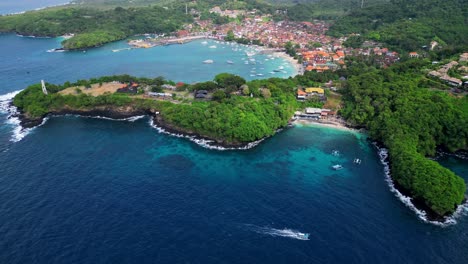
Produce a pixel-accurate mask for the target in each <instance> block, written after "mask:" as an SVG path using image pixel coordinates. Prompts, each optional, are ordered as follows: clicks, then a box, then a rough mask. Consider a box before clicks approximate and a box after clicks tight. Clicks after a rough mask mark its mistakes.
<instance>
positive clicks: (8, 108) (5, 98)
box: [0, 90, 31, 142]
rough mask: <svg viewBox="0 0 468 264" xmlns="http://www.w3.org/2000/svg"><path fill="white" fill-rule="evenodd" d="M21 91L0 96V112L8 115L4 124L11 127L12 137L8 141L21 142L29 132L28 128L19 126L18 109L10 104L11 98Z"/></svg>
mask: <svg viewBox="0 0 468 264" xmlns="http://www.w3.org/2000/svg"><path fill="white" fill-rule="evenodd" d="M20 92H21V90H19V91H14V92H10V93H7V94H3V95H0V112H1V113H5V114H8V117H7V120H6V123H7V124H9V125H11V126H12V127H13V131H12V133H13V134H12V136H11V139H10V141H12V142H18V141H20V140H22V139H23V138H24V137H25V136H26V135H27V134H29V133H30V132H31V129H30V128H23V127H22V126H21V124H20V120H19V118H18V117H17V116H16V115H17V114H18V109H17V108H16V107H15V106H13V105H12V104H11V101H12V100H13V98H14V97H15V96H16V95H17V94H19V93H20Z"/></svg>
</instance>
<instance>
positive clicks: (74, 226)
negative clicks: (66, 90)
mask: <svg viewBox="0 0 468 264" xmlns="http://www.w3.org/2000/svg"><path fill="white" fill-rule="evenodd" d="M16 41H18V42H16ZM23 41H26V42H25V43H26V44H24V43H23ZM51 41H54V40H51V39H45V40H43V39H25V38H18V37H15V36H11V35H6V36H5V35H4V36H2V37H0V43H1V44H2V49H0V58H1V60H0V82H1V85H0V94H6V93H8V92H11V91H15V90H18V89H21V88H22V86H24V85H27V84H29V83H32V82H35V81H36V79H41V78H46V79H48V80H49V79H50V80H53V81H57V82H63V81H66V80H68V79H79V78H84V77H90V76H95V75H96V76H98V75H100V74H106V73H113V71H114V70H115V69H120V68H121V67H122V69H123V66H120V65H122V64H125V63H126V62H125V61H119V59H116V58H114V56H120V55H119V53H112V52H110V53H106V52H104V51H102V50H101V51H102V54H101V52H100V51H98V50H96V51H88V52H87V53H86V54H83V55H82V54H73V53H70V54H68V55H66V53H64V54H58V55H57V54H55V53H53V54H52V55H53V56H55V55H57V56H70V57H69V58H68V57H67V58H61V59H56V58H55V59H54V58H53V57H50V58H48V57H47V58H46V57H44V56H46V54H44V53H43V51H44V50H46V49H47V48H48V47H50V45H49V44H48V43H49V42H51ZM10 42H12V43H10ZM20 43H23V44H20ZM198 44H199V43H198ZM5 45H11V46H9V48H8V49H5V48H4V47H5ZM36 45H37V46H36ZM193 45H196V47H200V46H199V45H197V43H196V42H194V43H193ZM107 48H108V47H106V46H105V47H103V48H102V49H104V50H105V49H107ZM168 48H170V47H168ZM174 48H176V46H174ZM169 50H172V49H169ZM152 52H156V51H152ZM208 52H210V51H208ZM93 54H94V55H93ZM93 56H95V57H93ZM139 56H140V55H139ZM161 56H163V55H161ZM17 57H18V58H21V60H19V61H16V62H15V61H14V62H12V61H5V60H4V58H17ZM205 57H206V56H205V55H204V53H203V55H202V56H200V58H198V59H193V60H192V62H191V63H187V68H190V67H192V66H193V65H195V64H194V62H195V61H196V65H197V66H198V65H199V63H198V61H199V60H204V59H205ZM93 58H94V59H95V60H93ZM127 58H128V59H129V60H130V59H132V60H135V61H141V60H144V58H139V57H136V55H135V56H133V57H132V56H127ZM68 61H69V62H70V63H69V64H68V63H66V62H68ZM83 61H85V62H83ZM103 61H106V62H107V63H108V64H105V63H104V62H103ZM58 62H60V63H58ZM86 64H88V66H87V67H84V66H83V65H86ZM47 65H49V66H47ZM103 66H107V67H106V69H107V71H106V70H104V69H102V68H101V67H103ZM80 67H83V68H80ZM125 67H127V66H125ZM128 67H129V68H128V69H133V70H134V72H133V73H136V74H141V75H142V76H144V75H146V74H148V72H149V71H148V72H147V71H146V70H147V69H146V68H144V69H143V68H139V67H138V65H135V68H133V67H130V66H128ZM163 68H164V67H163V65H162V66H161V68H158V69H157V70H156V71H157V72H158V73H159V72H161V71H162V69H163ZM139 70H141V72H139ZM27 71H29V72H30V73H29V74H25V72H27ZM122 71H123V70H122ZM215 73H216V71H213V72H209V69H206V72H203V74H206V75H207V76H213V75H214V74H215ZM170 74H174V75H171V76H172V77H174V76H175V75H176V74H178V73H170ZM44 75H46V77H44ZM157 75H161V74H157ZM157 75H155V76H157ZM181 76H183V75H181ZM150 77H152V75H151V76H150ZM172 77H171V79H172ZM185 78H187V79H192V80H195V79H196V78H201V77H197V76H188V75H187V76H185ZM4 97H5V96H4ZM0 99H1V96H0ZM0 101H1V100H0ZM6 117H7V114H6V113H3V114H0V168H1V169H0V237H1V239H0V263H467V261H468V250H467V249H468V217H466V216H465V217H463V216H462V217H460V218H458V219H457V222H458V223H457V224H455V225H450V226H447V227H440V226H435V225H432V224H428V223H424V222H423V221H421V220H420V219H419V218H418V217H417V216H416V214H415V213H414V212H413V211H411V210H410V209H408V208H407V207H406V206H405V205H404V204H403V203H402V202H401V201H399V200H398V199H397V198H396V197H395V195H394V194H393V193H391V192H390V190H389V186H388V184H387V183H386V182H385V175H384V166H383V165H382V164H381V163H380V160H379V156H378V155H377V151H376V150H375V149H374V148H373V146H372V145H371V144H369V142H368V141H367V140H366V137H365V136H364V135H362V134H358V133H354V132H348V131H341V130H334V129H330V128H320V127H314V126H299V127H295V128H292V129H287V130H284V131H282V132H280V133H279V134H277V135H276V136H274V137H272V138H269V139H267V140H265V141H264V142H262V143H261V144H260V145H258V146H257V147H255V148H253V149H250V150H243V151H215V150H208V149H205V148H203V147H201V146H199V145H197V144H195V143H193V142H191V141H189V140H187V139H183V138H176V137H172V136H169V135H166V134H160V133H158V132H157V130H156V129H154V128H153V127H152V126H151V125H150V123H149V119H148V118H142V119H139V120H136V121H134V122H127V121H111V120H102V119H94V118H80V117H73V116H67V117H54V118H51V119H49V120H48V121H47V122H46V123H45V124H44V125H42V126H40V127H38V128H35V129H34V130H32V131H31V132H29V133H28V134H27V135H26V136H25V137H24V138H23V139H22V140H20V141H18V142H12V141H11V139H12V130H13V129H14V128H15V126H14V125H13V124H11V122H8V121H7V120H6ZM333 150H339V151H340V153H341V155H340V156H334V155H332V152H333ZM354 158H360V159H362V160H363V162H362V164H361V165H359V166H358V165H354V164H353V162H352V161H353V159H354ZM337 163H339V164H342V165H343V166H344V169H343V170H340V171H334V170H332V169H331V166H332V165H333V164H337ZM441 163H442V164H444V165H445V166H447V167H449V168H452V169H453V170H454V171H456V172H457V173H458V174H459V175H461V176H463V177H464V178H465V180H468V166H467V163H466V161H462V160H459V159H455V158H444V159H443V160H441ZM300 233H310V237H309V240H301V239H300V238H302V237H301V235H300Z"/></svg>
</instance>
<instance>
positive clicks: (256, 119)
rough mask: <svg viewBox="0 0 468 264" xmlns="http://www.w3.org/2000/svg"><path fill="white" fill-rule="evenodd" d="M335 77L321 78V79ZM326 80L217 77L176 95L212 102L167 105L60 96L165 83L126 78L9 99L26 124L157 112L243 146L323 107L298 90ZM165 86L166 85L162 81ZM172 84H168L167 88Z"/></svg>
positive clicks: (128, 98)
mask: <svg viewBox="0 0 468 264" xmlns="http://www.w3.org/2000/svg"><path fill="white" fill-rule="evenodd" d="M330 76H333V77H334V78H337V76H336V74H330V75H326V77H327V78H328V77H330ZM323 78H325V76H323V75H321V74H317V73H309V74H307V75H306V76H298V77H297V78H289V79H281V78H271V79H268V80H254V81H250V82H246V81H245V80H244V79H243V78H241V77H239V76H235V75H232V74H219V75H217V76H216V78H215V79H214V81H209V82H202V83H197V84H193V85H185V86H183V87H180V88H178V89H182V90H183V89H188V90H190V91H192V90H200V89H204V90H209V91H210V92H213V100H212V101H197V100H191V101H181V102H180V103H171V102H167V101H158V100H154V99H149V98H142V97H140V96H132V95H127V94H119V93H114V94H104V95H100V96H91V95H87V94H85V93H80V94H76V95H63V94H60V93H59V91H62V90H64V89H66V88H68V87H75V86H88V87H89V86H90V85H91V84H99V83H105V82H111V81H119V82H122V83H130V82H138V83H139V84H140V86H141V87H144V86H148V88H150V89H156V90H157V89H159V88H158V87H160V86H161V85H162V84H163V83H164V82H161V78H155V79H148V78H137V77H132V76H128V75H122V76H108V77H101V78H95V79H91V80H80V81H77V82H76V83H69V82H67V83H65V84H63V85H54V84H47V89H48V91H49V94H48V95H45V94H44V93H43V92H42V89H41V85H40V84H36V85H32V86H30V87H28V88H27V89H25V90H23V91H22V92H21V93H19V94H18V95H17V96H16V97H15V98H14V101H13V102H14V105H15V106H17V107H18V108H20V109H21V110H22V111H23V112H24V114H25V117H26V118H30V119H35V118H36V119H37V118H39V119H41V118H43V117H44V116H45V115H47V114H48V113H54V112H61V111H62V110H63V109H70V110H72V109H75V110H76V109H82V110H86V109H92V108H93V107H101V106H131V107H132V109H134V110H135V109H137V110H141V111H142V112H149V111H150V110H151V111H152V112H153V113H154V111H159V112H160V116H161V117H162V118H163V119H164V122H166V123H168V124H170V125H171V126H174V127H176V128H180V129H182V131H190V132H193V133H196V134H198V135H202V136H204V137H209V138H212V139H216V140H218V141H222V142H227V143H235V144H245V143H249V142H252V141H256V140H259V139H262V138H264V137H267V136H271V135H273V134H274V133H275V131H276V130H277V129H278V128H281V127H284V126H286V125H287V123H288V120H289V119H290V118H291V116H292V115H293V113H294V111H295V110H297V109H300V108H304V107H305V106H318V107H320V106H322V105H323V103H321V102H319V101H317V102H306V103H301V102H297V101H296V99H295V89H296V87H297V85H304V86H313V85H316V84H317V83H318V81H322V80H323ZM165 82H168V81H165ZM169 83H172V82H169Z"/></svg>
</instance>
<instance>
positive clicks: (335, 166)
mask: <svg viewBox="0 0 468 264" xmlns="http://www.w3.org/2000/svg"><path fill="white" fill-rule="evenodd" d="M332 169H334V170H341V169H343V166H341V165H340V164H336V165H333V166H332Z"/></svg>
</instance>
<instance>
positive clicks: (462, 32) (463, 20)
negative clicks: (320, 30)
mask: <svg viewBox="0 0 468 264" xmlns="http://www.w3.org/2000/svg"><path fill="white" fill-rule="evenodd" d="M350 33H360V34H362V35H364V36H365V37H366V38H368V39H372V40H376V41H379V42H384V43H386V44H388V45H389V46H391V47H392V48H395V49H397V50H400V51H401V50H404V51H411V50H420V49H421V48H422V46H429V45H430V42H431V41H432V40H436V41H438V42H439V43H440V44H443V46H445V47H446V48H448V49H450V50H454V51H455V52H461V51H463V50H465V51H466V50H468V5H467V3H466V1H464V0H446V1H439V0H391V1H390V2H389V3H383V4H379V5H373V6H369V7H366V8H363V9H353V10H352V11H351V12H350V13H349V14H348V15H346V16H344V17H342V18H340V19H338V20H337V21H336V23H335V24H334V25H333V26H332V27H331V29H330V31H329V34H331V35H333V36H342V35H347V34H350ZM452 53H453V52H452Z"/></svg>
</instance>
